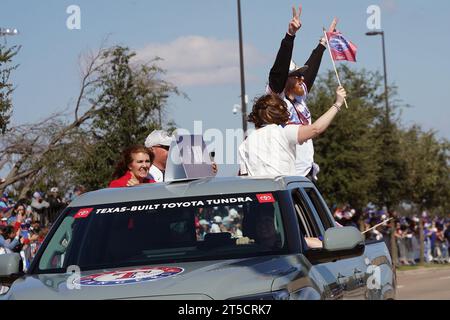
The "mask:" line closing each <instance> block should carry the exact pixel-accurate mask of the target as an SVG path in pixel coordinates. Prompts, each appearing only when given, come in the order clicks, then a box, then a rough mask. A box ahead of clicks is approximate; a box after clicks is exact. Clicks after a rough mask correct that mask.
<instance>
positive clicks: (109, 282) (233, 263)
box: [1, 256, 292, 300]
mask: <svg viewBox="0 0 450 320" xmlns="http://www.w3.org/2000/svg"><path fill="white" fill-rule="evenodd" d="M289 270H292V265H290V264H289V262H288V260H287V259H286V257H278V256H275V257H258V258H247V259H238V260H221V261H201V262H189V263H178V264H167V265H163V266H161V265H150V266H137V267H123V268H115V269H103V270H95V271H88V272H81V274H78V275H77V274H76V273H75V274H72V275H71V274H68V273H66V274H39V275H25V276H23V277H21V278H19V279H17V280H16V281H15V282H14V283H13V285H12V286H11V288H10V290H9V291H8V293H6V295H4V296H3V297H1V298H3V299H39V300H59V299H69V300H78V299H82V300H95V299H167V300H169V299H171V300H172V299H173V300H177V299H183V300H197V299H198V300H211V299H218V300H223V299H228V298H236V297H241V296H247V295H254V294H260V293H267V292H270V291H271V289H272V283H273V280H274V279H275V278H276V277H278V276H280V275H283V274H286V272H289Z"/></svg>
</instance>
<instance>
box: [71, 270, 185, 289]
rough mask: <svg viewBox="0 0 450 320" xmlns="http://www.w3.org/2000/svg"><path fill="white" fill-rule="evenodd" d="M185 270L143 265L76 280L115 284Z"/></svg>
mask: <svg viewBox="0 0 450 320" xmlns="http://www.w3.org/2000/svg"><path fill="white" fill-rule="evenodd" d="M183 271H184V269H183V268H179V267H142V268H136V269H125V270H117V271H110V272H102V273H96V274H91V275H89V276H85V277H81V278H80V279H79V280H75V281H74V283H76V284H80V285H82V286H114V285H121V284H135V283H142V282H147V281H156V280H161V279H165V278H170V277H173V276H176V275H177V274H180V273H182V272H183Z"/></svg>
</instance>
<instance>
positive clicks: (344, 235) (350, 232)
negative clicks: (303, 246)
mask: <svg viewBox="0 0 450 320" xmlns="http://www.w3.org/2000/svg"><path fill="white" fill-rule="evenodd" d="M364 250H365V244H364V237H363V235H362V234H361V232H359V230H358V229H356V228H354V227H343V228H330V229H328V230H327V231H326V232H325V236H324V239H323V249H310V250H307V251H306V252H305V255H306V256H307V258H308V259H309V261H310V262H311V264H312V265H316V264H319V263H328V262H335V261H338V260H342V259H349V258H354V257H359V256H361V255H362V254H363V253H364Z"/></svg>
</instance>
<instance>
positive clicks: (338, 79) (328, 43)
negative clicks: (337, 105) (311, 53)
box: [323, 28, 348, 109]
mask: <svg viewBox="0 0 450 320" xmlns="http://www.w3.org/2000/svg"><path fill="white" fill-rule="evenodd" d="M323 33H324V34H325V39H326V40H327V46H328V52H330V58H331V62H332V63H333V68H334V72H335V73H336V78H337V81H338V83H339V85H340V86H341V87H342V83H341V79H340V78H339V73H338V71H337V68H336V63H335V62H334V59H333V54H332V53H331V48H330V42H329V41H328V35H327V30H326V29H325V28H323ZM344 103H345V108H346V109H348V104H347V99H345V98H344Z"/></svg>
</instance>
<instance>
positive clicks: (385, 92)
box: [366, 31, 390, 125]
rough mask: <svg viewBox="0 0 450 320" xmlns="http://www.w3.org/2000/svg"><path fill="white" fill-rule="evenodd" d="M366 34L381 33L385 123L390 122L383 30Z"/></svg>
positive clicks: (376, 34) (375, 34)
mask: <svg viewBox="0 0 450 320" xmlns="http://www.w3.org/2000/svg"><path fill="white" fill-rule="evenodd" d="M366 35H367V36H378V35H381V40H382V46H383V67H384V98H385V103H386V119H385V120H386V125H388V124H389V123H390V120H389V94H388V84H387V68H386V49H385V42H384V31H371V32H367V33H366Z"/></svg>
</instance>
